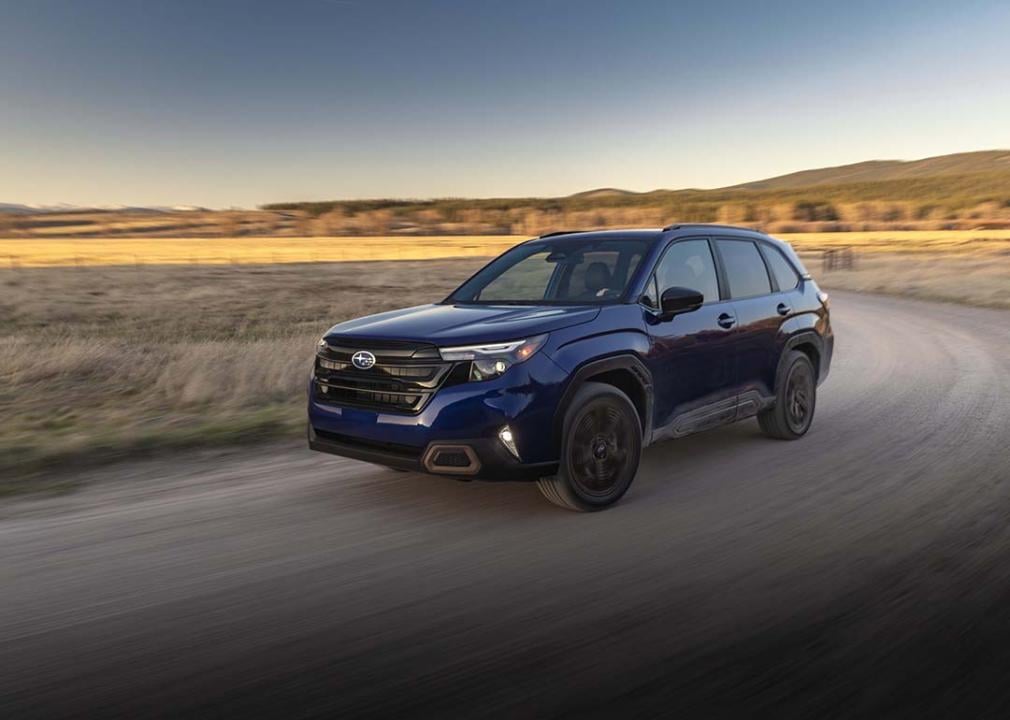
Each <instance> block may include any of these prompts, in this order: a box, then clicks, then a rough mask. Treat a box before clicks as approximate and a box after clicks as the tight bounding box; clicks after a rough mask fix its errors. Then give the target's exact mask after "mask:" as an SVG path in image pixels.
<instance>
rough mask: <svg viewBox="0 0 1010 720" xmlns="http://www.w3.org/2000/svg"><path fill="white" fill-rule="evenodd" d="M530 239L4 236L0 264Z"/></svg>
mask: <svg viewBox="0 0 1010 720" xmlns="http://www.w3.org/2000/svg"><path fill="white" fill-rule="evenodd" d="M525 239H526V238H522V237H515V236H512V235H475V236H460V235H452V236H428V237H239V238H118V237H117V238H107V237H106V238H81V239H68V238H59V239H56V238H52V239H50V238H9V239H2V238H0V267H3V266H4V265H5V264H6V266H7V267H55V266H75V267H77V266H94V265H246V264H274V265H276V264H283V263H307V262H351V261H355V260H433V259H438V258H454V257H489V256H494V255H498V254H499V253H501V252H502V251H504V250H506V249H508V248H510V247H512V246H513V245H515V244H516V243H518V242H521V241H522V240H525Z"/></svg>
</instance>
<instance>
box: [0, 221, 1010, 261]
mask: <svg viewBox="0 0 1010 720" xmlns="http://www.w3.org/2000/svg"><path fill="white" fill-rule="evenodd" d="M777 237H780V238H781V239H783V240H786V241H787V242H789V243H791V244H792V245H793V247H795V248H796V249H797V251H799V252H801V253H807V252H820V251H823V250H826V249H830V248H839V247H851V248H853V249H855V250H857V251H859V252H872V253H881V252H883V253H943V254H956V255H967V254H971V255H979V256H983V255H993V256H997V257H1003V258H1006V257H1010V230H936V231H931V230H912V231H874V232H844V233H834V232H826V233H782V234H779V235H777ZM526 239H528V238H527V237H526V236H520V235H463V236H459V235H429V236H421V237H412V236H397V237H390V236H386V237H375V236H360V237H237V238H216V237H211V238H124V237H112V238H110V237H102V238H79V239H66V238H44V237H34V238H0V267H2V266H3V265H4V264H6V265H7V266H8V267H15V268H16V267H55V266H95V265H228V264H234V265H237V264H284V263H305V262H353V261H364V260H435V259H441V258H459V257H493V256H495V255H498V254H499V253H501V252H502V251H503V250H505V249H507V248H509V247H511V246H513V245H515V244H516V243H519V242H522V241H523V240H526Z"/></svg>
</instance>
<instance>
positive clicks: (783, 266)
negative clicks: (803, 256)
mask: <svg viewBox="0 0 1010 720" xmlns="http://www.w3.org/2000/svg"><path fill="white" fill-rule="evenodd" d="M761 254H762V255H764V256H765V260H767V261H768V267H769V268H771V271H772V277H774V278H775V282H776V284H777V285H778V286H779V290H792V289H793V288H794V287H796V286H797V285H799V284H800V276H799V274H797V272H796V269H795V268H793V266H792V265H790V264H789V261H788V260H786V259H785V257H784V256H783V255H782V253H781V252H779V250H778V249H777V248H773V247H770V246H768V245H762V246H761Z"/></svg>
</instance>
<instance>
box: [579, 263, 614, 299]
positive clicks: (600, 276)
mask: <svg viewBox="0 0 1010 720" xmlns="http://www.w3.org/2000/svg"><path fill="white" fill-rule="evenodd" d="M584 282H585V284H586V290H588V291H589V292H591V293H597V292H599V291H600V290H602V289H603V288H605V287H607V286H608V285H609V284H610V270H608V269H607V265H606V263H601V262H594V263H589V267H587V268H586V278H585V280H584Z"/></svg>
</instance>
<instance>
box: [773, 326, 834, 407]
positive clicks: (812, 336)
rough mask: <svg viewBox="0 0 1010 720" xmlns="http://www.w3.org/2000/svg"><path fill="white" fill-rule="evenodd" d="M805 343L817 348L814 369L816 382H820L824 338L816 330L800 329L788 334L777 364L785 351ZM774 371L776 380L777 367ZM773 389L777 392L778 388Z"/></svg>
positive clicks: (823, 358)
mask: <svg viewBox="0 0 1010 720" xmlns="http://www.w3.org/2000/svg"><path fill="white" fill-rule="evenodd" d="M806 344H810V345H813V346H814V348H816V349H817V357H818V362H817V367H815V368H814V370H815V371H816V372H817V380H818V382H820V380H821V375H822V374H823V370H824V368H823V365H824V362H825V360H826V358H825V357H824V338H822V337H821V336H820V334H819V333H818V332H817V331H816V330H800V331H799V332H797V333H796V334H794V335H790V336H789V339H788V340H786V343H785V345H784V346H783V347H782V354H781V355H780V356H779V365H780V366H781V365H782V359H783V358H784V357H785V356H786V353H788V352H789V351H790V350H793V349H794V348H796V347H797V346H799V345H806ZM775 373H776V374H775V377H776V380H777V379H778V369H777V368H776V371H775ZM775 391H776V392H778V388H775Z"/></svg>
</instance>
